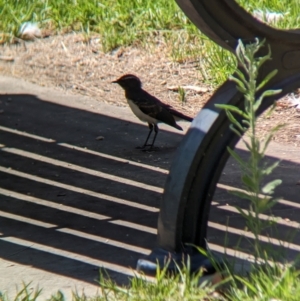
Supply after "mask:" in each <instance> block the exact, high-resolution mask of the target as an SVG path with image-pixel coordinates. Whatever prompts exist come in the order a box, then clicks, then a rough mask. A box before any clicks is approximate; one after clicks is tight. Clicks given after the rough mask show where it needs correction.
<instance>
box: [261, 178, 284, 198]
mask: <svg viewBox="0 0 300 301" xmlns="http://www.w3.org/2000/svg"><path fill="white" fill-rule="evenodd" d="M281 183H282V180H280V179H277V180H273V181H271V182H269V183H267V184H266V185H265V186H264V187H263V188H262V192H263V193H265V194H273V193H274V189H275V188H276V187H277V186H278V185H280V184H281Z"/></svg>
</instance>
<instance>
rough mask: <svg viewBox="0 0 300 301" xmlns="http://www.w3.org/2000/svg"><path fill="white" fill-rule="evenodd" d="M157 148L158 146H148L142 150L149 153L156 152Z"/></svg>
mask: <svg viewBox="0 0 300 301" xmlns="http://www.w3.org/2000/svg"><path fill="white" fill-rule="evenodd" d="M158 150H159V147H157V146H155V147H154V146H150V147H149V148H144V149H142V151H143V152H147V153H150V152H156V151H158Z"/></svg>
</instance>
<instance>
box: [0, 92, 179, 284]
mask: <svg viewBox="0 0 300 301" xmlns="http://www.w3.org/2000/svg"><path fill="white" fill-rule="evenodd" d="M0 101H1V106H2V108H3V109H4V112H3V113H2V114H1V116H0V117H1V124H0V125H1V126H0V135H1V136H0V137H1V142H0V143H1V155H0V161H1V163H0V183H1V185H0V186H1V187H0V200H1V202H0V232H1V239H0V257H1V258H3V259H7V260H10V261H15V262H18V263H21V264H25V265H31V266H34V267H37V268H39V269H43V270H47V271H51V272H54V273H57V274H62V275H65V276H68V277H73V278H77V279H80V280H83V281H88V282H91V283H95V278H97V277H98V268H99V266H103V267H104V268H106V269H107V270H108V271H111V272H112V273H111V276H112V277H113V278H115V279H116V280H120V279H121V278H122V277H121V278H120V277H119V278H120V279H119V278H118V275H119V274H125V275H127V274H131V269H134V268H135V265H136V261H137V259H138V258H140V257H141V256H143V255H144V254H148V252H149V251H150V250H151V249H152V248H153V247H155V243H156V221H157V214H158V208H159V202H160V199H161V192H162V188H163V186H164V183H165V180H166V175H167V170H166V169H167V168H168V167H169V165H170V161H171V158H172V156H173V153H174V151H175V149H176V147H177V145H178V143H179V142H180V140H181V137H182V136H181V135H177V134H173V133H170V132H164V131H160V133H159V135H158V138H157V145H158V146H160V150H159V151H157V152H155V153H149V152H142V151H140V150H137V149H135V146H137V145H141V144H143V142H144V139H145V137H146V135H147V132H148V129H147V127H146V126H141V125H138V124H134V123H130V122H127V121H123V120H119V119H114V118H110V117H106V116H105V115H102V114H93V113H91V112H88V111H83V110H78V109H74V108H70V107H66V106H60V105H57V104H53V103H50V102H46V101H42V100H40V99H38V98H36V97H35V96H33V95H20V94H18V95H2V96H0ZM103 114H105V112H103ZM97 138H98V139H100V140H97ZM137 138H141V139H140V140H137ZM115 271H116V272H115ZM122 279H123V278H122ZM126 279H127V277H126Z"/></svg>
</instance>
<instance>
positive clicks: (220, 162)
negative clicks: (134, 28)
mask: <svg viewBox="0 0 300 301" xmlns="http://www.w3.org/2000/svg"><path fill="white" fill-rule="evenodd" d="M177 3H178V5H179V6H180V7H181V9H182V10H183V11H184V13H185V14H186V15H187V16H188V17H189V18H190V19H191V21H192V22H193V23H194V24H195V25H196V26H197V27H198V28H199V29H200V30H201V31H202V32H203V33H204V34H206V35H207V36H208V37H209V38H211V39H212V40H213V41H215V42H216V43H218V44H219V45H220V46H222V47H224V48H226V49H228V50H230V51H231V52H234V50H235V47H236V45H237V42H238V39H242V40H243V41H244V43H250V42H252V41H254V39H255V38H256V37H258V38H261V39H262V38H264V39H266V45H269V46H270V48H271V51H272V61H269V62H266V63H265V64H264V65H263V68H262V69H261V71H260V74H259V77H260V78H264V77H265V76H266V75H267V74H268V73H269V72H270V71H273V70H274V69H278V71H279V72H278V73H277V75H276V76H275V77H274V78H273V79H272V81H270V82H269V83H268V85H267V86H265V88H264V89H265V90H267V89H282V93H281V94H279V95H276V96H274V97H269V98H266V99H265V100H264V102H263V103H262V105H261V108H260V111H259V114H260V113H261V112H263V111H264V110H265V109H267V108H268V107H269V106H271V105H272V104H273V103H274V101H275V100H277V99H279V98H280V97H282V96H284V95H285V94H287V93H289V92H291V91H292V90H294V89H296V88H298V87H300V33H298V31H297V30H277V29H274V28H271V27H269V26H267V25H265V24H263V23H261V22H260V21H258V20H256V19H255V18H254V17H252V15H250V14H249V13H247V12H246V11H245V10H244V9H243V8H241V7H240V6H239V5H238V4H237V3H236V2H235V1H233V0H177ZM267 50H268V49H267V47H265V49H262V51H261V53H258V55H262V54H264V52H267ZM261 92H263V91H261ZM215 104H231V105H235V106H238V107H239V108H241V109H243V105H244V99H243V96H242V95H241V93H240V92H238V91H237V89H236V87H235V84H234V83H233V82H231V81H229V80H228V81H226V82H225V83H224V84H223V85H222V86H221V87H220V88H219V89H218V90H217V91H216V92H215V93H214V95H213V96H212V97H211V98H210V100H209V101H208V102H207V103H206V105H205V106H204V108H203V109H202V110H201V111H200V113H199V114H198V115H197V117H196V118H195V119H194V121H193V123H192V125H191V127H190V129H189V130H188V132H187V134H186V135H185V137H184V138H183V140H182V142H181V144H180V146H179V148H178V150H177V152H176V155H175V157H174V160H173V163H172V166H171V169H170V174H169V176H168V179H167V182H166V185H165V191H164V195H163V200H162V203H161V209H160V215H159V220H158V245H159V248H158V249H155V250H153V252H152V253H151V254H150V255H149V256H148V257H147V258H146V259H143V260H139V261H138V265H137V268H138V270H142V271H144V272H146V273H153V272H154V271H153V269H155V268H156V262H157V261H158V262H159V264H160V265H161V266H163V264H164V262H165V257H166V256H169V257H170V256H171V257H172V258H173V259H174V260H176V261H178V262H181V261H182V256H183V255H185V254H189V255H190V256H191V261H192V262H191V263H192V270H196V269H198V268H199V267H200V266H203V265H206V268H207V269H208V270H210V271H211V270H212V269H210V266H209V262H207V260H206V261H203V260H204V258H203V256H202V255H199V253H198V252H195V249H194V248H189V247H186V244H187V243H189V244H193V245H197V246H201V247H203V248H205V238H206V230H207V222H208V215H209V210H210V203H211V201H212V197H213V195H214V192H215V189H216V185H217V182H218V180H219V177H220V175H221V172H222V170H223V168H224V166H225V163H226V162H227V159H228V157H229V154H228V152H227V150H226V148H227V146H230V147H234V146H235V144H236V143H237V141H238V138H237V136H236V135H235V134H234V133H233V132H232V131H231V130H230V129H229V124H230V123H229V120H228V118H227V116H226V114H225V113H224V112H223V111H220V110H219V109H217V108H216V107H215ZM171 268H172V267H171ZM173 268H174V267H173Z"/></svg>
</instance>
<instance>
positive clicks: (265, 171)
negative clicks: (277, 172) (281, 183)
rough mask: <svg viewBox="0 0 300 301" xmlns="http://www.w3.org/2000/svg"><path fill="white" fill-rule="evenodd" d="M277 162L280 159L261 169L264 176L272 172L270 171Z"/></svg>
mask: <svg viewBox="0 0 300 301" xmlns="http://www.w3.org/2000/svg"><path fill="white" fill-rule="evenodd" d="M279 163H280V161H276V162H274V163H273V164H272V165H270V166H268V167H266V168H264V169H263V170H262V173H263V175H266V176H268V175H270V174H271V173H272V171H273V170H274V169H275V168H276V167H277V166H278V165H279Z"/></svg>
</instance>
